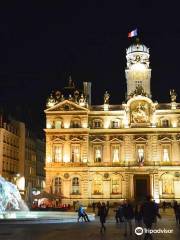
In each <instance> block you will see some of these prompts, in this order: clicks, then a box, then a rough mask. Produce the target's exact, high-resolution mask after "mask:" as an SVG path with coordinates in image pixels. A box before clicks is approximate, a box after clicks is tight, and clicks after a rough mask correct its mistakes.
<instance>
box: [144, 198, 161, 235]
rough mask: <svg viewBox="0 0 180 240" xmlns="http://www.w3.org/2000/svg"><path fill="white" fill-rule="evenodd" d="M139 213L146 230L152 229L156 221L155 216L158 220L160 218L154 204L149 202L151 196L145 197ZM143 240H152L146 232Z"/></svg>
mask: <svg viewBox="0 0 180 240" xmlns="http://www.w3.org/2000/svg"><path fill="white" fill-rule="evenodd" d="M141 211H142V217H143V222H144V224H145V226H146V228H147V230H150V229H151V228H152V224H153V223H154V222H155V221H156V216H157V217H158V218H161V216H160V214H159V212H158V208H157V206H156V204H155V202H153V201H151V196H147V197H146V201H145V202H144V203H143V205H142V209H141ZM144 239H145V240H146V239H152V235H151V234H150V233H149V232H147V233H146V234H145V238H144Z"/></svg>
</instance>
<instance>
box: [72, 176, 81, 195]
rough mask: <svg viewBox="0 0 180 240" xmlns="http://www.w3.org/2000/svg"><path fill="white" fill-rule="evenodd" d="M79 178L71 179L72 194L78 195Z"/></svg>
mask: <svg viewBox="0 0 180 240" xmlns="http://www.w3.org/2000/svg"><path fill="white" fill-rule="evenodd" d="M79 190H80V189H79V178H77V177H74V178H73V179H72V194H79V193H80V191H79Z"/></svg>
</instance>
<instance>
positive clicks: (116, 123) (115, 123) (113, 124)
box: [112, 120, 119, 128]
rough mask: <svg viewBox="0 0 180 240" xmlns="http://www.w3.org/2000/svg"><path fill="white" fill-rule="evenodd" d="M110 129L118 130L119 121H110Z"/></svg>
mask: <svg viewBox="0 0 180 240" xmlns="http://www.w3.org/2000/svg"><path fill="white" fill-rule="evenodd" d="M112 128H119V121H118V120H115V121H112Z"/></svg>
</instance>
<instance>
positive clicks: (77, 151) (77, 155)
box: [71, 144, 80, 162]
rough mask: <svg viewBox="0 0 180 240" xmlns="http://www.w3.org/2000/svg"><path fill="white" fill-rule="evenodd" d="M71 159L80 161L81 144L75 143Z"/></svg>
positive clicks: (72, 147)
mask: <svg viewBox="0 0 180 240" xmlns="http://www.w3.org/2000/svg"><path fill="white" fill-rule="evenodd" d="M71 160H72V162H80V145H77V144H73V145H72V146H71Z"/></svg>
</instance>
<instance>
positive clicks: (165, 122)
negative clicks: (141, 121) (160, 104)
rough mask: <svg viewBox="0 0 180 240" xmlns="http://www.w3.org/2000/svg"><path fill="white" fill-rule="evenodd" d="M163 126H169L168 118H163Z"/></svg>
mask: <svg viewBox="0 0 180 240" xmlns="http://www.w3.org/2000/svg"><path fill="white" fill-rule="evenodd" d="M162 127H169V120H167V119H164V120H162Z"/></svg>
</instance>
